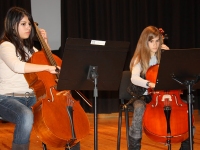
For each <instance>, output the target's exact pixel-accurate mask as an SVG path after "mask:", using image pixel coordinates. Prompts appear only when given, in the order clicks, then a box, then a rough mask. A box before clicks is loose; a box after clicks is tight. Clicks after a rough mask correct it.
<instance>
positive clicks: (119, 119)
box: [117, 105, 123, 150]
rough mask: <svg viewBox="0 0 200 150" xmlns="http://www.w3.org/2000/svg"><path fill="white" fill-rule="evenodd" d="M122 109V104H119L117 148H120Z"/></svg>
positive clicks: (118, 149)
mask: <svg viewBox="0 0 200 150" xmlns="http://www.w3.org/2000/svg"><path fill="white" fill-rule="evenodd" d="M122 111H123V106H122V105H121V106H120V108H119V117H118V134H117V150H120V142H121V128H122Z"/></svg>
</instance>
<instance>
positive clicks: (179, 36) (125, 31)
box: [60, 0, 200, 113]
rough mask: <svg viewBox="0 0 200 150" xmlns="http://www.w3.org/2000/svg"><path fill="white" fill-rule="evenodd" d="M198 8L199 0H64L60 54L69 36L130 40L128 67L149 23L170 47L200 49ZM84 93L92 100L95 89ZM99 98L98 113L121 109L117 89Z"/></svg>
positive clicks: (62, 3) (101, 93)
mask: <svg viewBox="0 0 200 150" xmlns="http://www.w3.org/2000/svg"><path fill="white" fill-rule="evenodd" d="M199 8H200V1H199V0H184V1H183V0H61V31H62V33H61V40H62V41H61V53H60V56H61V57H62V54H63V51H64V46H65V41H66V38H68V37H74V38H86V39H96V40H115V41H129V42H130V50H129V51H128V55H127V59H126V62H125V64H124V70H129V68H128V67H129V62H130V59H131V57H132V55H133V53H134V49H135V47H136V44H137V41H138V39H139V36H140V33H141V32H142V30H143V29H144V28H145V27H146V26H149V25H154V26H156V27H161V28H163V29H164V31H165V33H166V34H168V37H169V39H168V40H165V43H166V44H167V45H168V46H169V47H170V48H171V49H172V48H200V29H199V26H200V20H199V18H200V9H199ZM188 63H189V62H188ZM116 67H117V66H116ZM69 69H73V68H69ZM83 93H84V94H85V95H86V96H87V97H89V98H90V99H91V100H92V99H93V93H92V92H88V91H83ZM97 101H98V104H97V105H98V112H99V113H110V112H116V111H118V105H119V100H118V91H114V92H111V91H106V92H104V91H99V97H98V99H97ZM83 105H84V104H83ZM84 107H86V110H88V111H92V110H91V109H90V108H88V107H87V105H86V106H84Z"/></svg>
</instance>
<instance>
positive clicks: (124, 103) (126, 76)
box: [117, 71, 133, 150]
mask: <svg viewBox="0 0 200 150" xmlns="http://www.w3.org/2000/svg"><path fill="white" fill-rule="evenodd" d="M130 78H131V72H130V71H123V72H122V79H121V83H120V87H119V99H120V101H121V104H120V108H119V118H118V135H117V150H120V141H121V127H122V112H125V123H126V140H127V150H128V148H129V112H133V106H132V105H131V104H129V103H130V102H131V98H132V96H131V95H130V94H129V93H128V92H127V87H128V86H129V84H130V82H131V81H130Z"/></svg>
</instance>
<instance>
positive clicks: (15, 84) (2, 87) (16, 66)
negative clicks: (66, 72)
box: [0, 7, 80, 150]
mask: <svg viewBox="0 0 200 150" xmlns="http://www.w3.org/2000/svg"><path fill="white" fill-rule="evenodd" d="M40 32H41V35H42V37H43V38H44V40H45V42H46V43H47V34H46V32H45V30H43V29H40ZM34 36H35V28H34V22H33V19H32V16H31V15H30V14H29V13H28V12H27V11H26V10H24V9H22V8H19V7H12V8H10V9H9V10H8V12H7V15H6V17H5V21H4V32H3V34H2V36H1V38H0V70H1V71H0V116H1V117H2V118H3V119H5V120H7V121H9V122H12V123H14V124H15V130H14V135H13V141H12V150H28V149H29V142H30V141H29V140H30V133H31V131H32V126H33V117H34V116H33V113H32V110H31V106H33V105H34V104H35V102H36V97H35V95H34V93H33V91H32V89H30V88H29V85H28V83H27V81H26V80H25V78H24V74H25V73H32V72H41V71H47V72H49V73H51V74H57V71H56V70H57V67H55V66H51V65H37V64H32V63H27V62H26V61H27V60H28V59H29V58H30V57H31V56H32V54H33V53H34V52H36V51H38V50H37V49H36V48H34V46H33V37H34ZM74 147H75V146H74ZM76 148H77V149H80V145H79V144H77V146H76ZM72 149H74V148H72Z"/></svg>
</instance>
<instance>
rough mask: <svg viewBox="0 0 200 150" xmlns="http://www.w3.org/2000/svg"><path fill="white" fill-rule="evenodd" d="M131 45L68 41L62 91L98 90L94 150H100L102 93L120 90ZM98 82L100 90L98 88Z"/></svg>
mask: <svg viewBox="0 0 200 150" xmlns="http://www.w3.org/2000/svg"><path fill="white" fill-rule="evenodd" d="M128 49H129V42H121V41H98V40H90V39H78V38H68V39H67V40H66V45H65V50H64V54H63V58H62V66H61V72H60V76H59V80H58V84H57V89H58V90H94V98H95V101H94V103H95V104H94V149H95V150H97V148H98V144H97V137H98V136H97V104H96V98H97V97H98V90H102V91H107V90H108V91H113V90H116V91H117V90H118V89H119V84H120V80H121V76H122V71H123V67H124V63H125V59H126V55H127V51H128ZM97 78H98V87H97Z"/></svg>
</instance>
